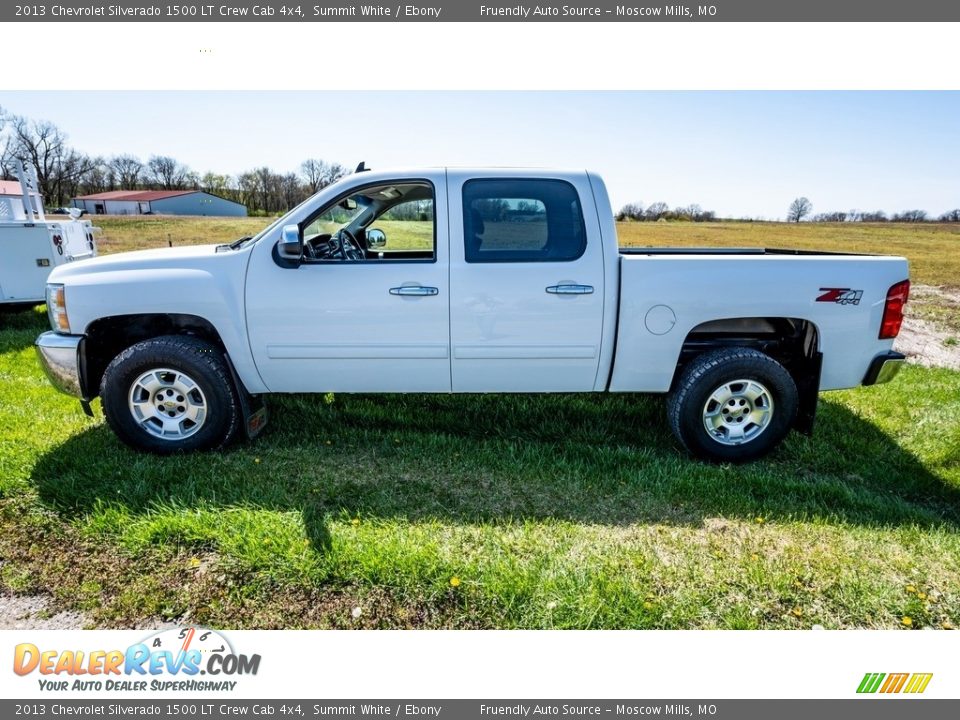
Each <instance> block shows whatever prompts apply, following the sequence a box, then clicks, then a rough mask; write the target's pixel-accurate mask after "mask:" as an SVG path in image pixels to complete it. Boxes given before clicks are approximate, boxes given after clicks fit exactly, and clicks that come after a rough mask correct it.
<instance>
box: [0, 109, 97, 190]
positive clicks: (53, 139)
mask: <svg viewBox="0 0 960 720" xmlns="http://www.w3.org/2000/svg"><path fill="white" fill-rule="evenodd" d="M4 117H5V120H6V123H5V125H6V128H5V134H6V135H7V138H6V143H5V145H4V147H3V150H2V152H0V166H2V170H3V172H4V173H5V174H9V173H10V172H11V170H12V167H13V164H14V162H15V161H16V160H19V161H20V162H22V163H23V164H24V165H30V166H32V167H34V168H36V171H37V184H38V185H39V190H40V192H41V193H42V194H43V196H44V197H45V198H46V199H47V201H48V202H50V203H53V204H55V205H63V204H64V200H65V198H67V197H69V196H70V195H71V194H72V193H73V192H74V191H75V190H76V188H77V185H78V183H79V182H80V178H81V177H82V176H83V175H84V174H85V173H87V172H89V171H90V169H91V167H92V166H94V165H95V164H96V161H95V160H94V159H92V158H89V157H87V156H86V155H83V154H82V153H79V152H77V151H76V150H74V149H73V148H71V147H70V146H69V145H68V144H67V136H66V135H65V134H64V133H63V132H62V131H61V130H60V128H58V127H57V126H56V125H54V124H53V123H51V122H48V121H46V120H30V119H29V118H25V117H22V116H20V115H5V116H4Z"/></svg>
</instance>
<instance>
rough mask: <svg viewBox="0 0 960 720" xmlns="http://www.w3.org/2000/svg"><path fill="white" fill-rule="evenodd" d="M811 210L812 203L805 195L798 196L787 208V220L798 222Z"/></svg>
mask: <svg viewBox="0 0 960 720" xmlns="http://www.w3.org/2000/svg"><path fill="white" fill-rule="evenodd" d="M812 211H813V203H811V202H810V201H809V200H807V198H805V197H798V198H797V199H796V200H794V201H793V202H792V203H790V208H789V209H788V210H787V222H795V223H798V222H800V221H801V220H803V219H804V218H805V217H806V216H807V215H809V214H810V213H811V212H812Z"/></svg>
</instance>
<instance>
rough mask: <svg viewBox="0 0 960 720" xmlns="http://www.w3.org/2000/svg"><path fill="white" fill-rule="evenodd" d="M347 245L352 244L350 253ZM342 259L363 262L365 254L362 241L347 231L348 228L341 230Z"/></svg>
mask: <svg viewBox="0 0 960 720" xmlns="http://www.w3.org/2000/svg"><path fill="white" fill-rule="evenodd" d="M347 243H349V244H350V249H349V251H348V250H347ZM339 249H340V257H341V258H343V259H344V260H363V259H364V256H365V253H364V252H363V247H361V245H360V241H359V240H357V237H356V236H355V235H354V234H353V233H352V232H350V231H349V230H347V229H346V228H340V248H339Z"/></svg>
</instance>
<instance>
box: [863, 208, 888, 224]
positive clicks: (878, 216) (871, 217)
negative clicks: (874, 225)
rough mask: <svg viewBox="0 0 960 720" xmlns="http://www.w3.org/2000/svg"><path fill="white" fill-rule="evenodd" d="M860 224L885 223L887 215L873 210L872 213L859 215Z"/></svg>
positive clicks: (881, 211)
mask: <svg viewBox="0 0 960 720" xmlns="http://www.w3.org/2000/svg"><path fill="white" fill-rule="evenodd" d="M860 221H861V222H887V221H888V218H887V214H886V213H885V212H884V211H883V210H874V211H873V212H862V213H860Z"/></svg>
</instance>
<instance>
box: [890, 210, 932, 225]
mask: <svg viewBox="0 0 960 720" xmlns="http://www.w3.org/2000/svg"><path fill="white" fill-rule="evenodd" d="M890 221H891V222H907V223H922V222H926V221H927V211H926V210H904V211H903V212H900V213H894V214H893V215H892V216H891V217H890Z"/></svg>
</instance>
